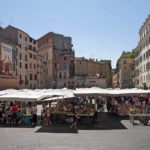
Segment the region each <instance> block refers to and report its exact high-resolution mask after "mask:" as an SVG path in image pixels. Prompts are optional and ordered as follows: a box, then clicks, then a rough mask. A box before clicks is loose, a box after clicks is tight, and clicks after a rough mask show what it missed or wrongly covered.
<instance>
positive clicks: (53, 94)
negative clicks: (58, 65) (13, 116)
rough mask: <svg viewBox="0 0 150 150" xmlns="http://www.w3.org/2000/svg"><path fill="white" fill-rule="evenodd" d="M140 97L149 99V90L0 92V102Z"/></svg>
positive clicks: (84, 89)
mask: <svg viewBox="0 0 150 150" xmlns="http://www.w3.org/2000/svg"><path fill="white" fill-rule="evenodd" d="M88 95H89V96H119V95H122V96H142V95H146V96H149V97H150V90H142V89H101V88H98V87H92V88H78V89H76V90H70V89H66V88H64V89H36V90H29V89H21V90H14V89H8V90H3V91H0V101H25V102H37V101H41V102H42V101H44V100H45V101H54V100H58V99H68V98H73V97H74V96H88Z"/></svg>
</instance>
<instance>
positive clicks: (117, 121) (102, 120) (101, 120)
mask: <svg viewBox="0 0 150 150" xmlns="http://www.w3.org/2000/svg"><path fill="white" fill-rule="evenodd" d="M121 120H128V117H119V116H116V115H113V114H109V113H98V116H97V120H96V122H95V123H93V124H83V123H80V121H79V123H78V125H77V126H78V129H77V130H76V129H70V128H69V124H57V123H56V124H53V125H52V126H42V127H41V128H40V129H39V130H37V131H36V132H49V133H78V130H117V129H118V130H119V129H127V128H126V127H125V126H124V125H123V124H122V123H121Z"/></svg>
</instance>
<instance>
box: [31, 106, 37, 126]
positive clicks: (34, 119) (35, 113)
mask: <svg viewBox="0 0 150 150" xmlns="http://www.w3.org/2000/svg"><path fill="white" fill-rule="evenodd" d="M32 124H33V125H37V107H36V105H34V106H33V107H32Z"/></svg>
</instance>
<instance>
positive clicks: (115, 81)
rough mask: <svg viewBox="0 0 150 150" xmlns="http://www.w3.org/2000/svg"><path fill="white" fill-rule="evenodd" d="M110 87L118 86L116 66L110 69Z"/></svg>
mask: <svg viewBox="0 0 150 150" xmlns="http://www.w3.org/2000/svg"><path fill="white" fill-rule="evenodd" d="M112 87H113V88H118V87H119V72H118V70H117V68H116V69H113V70H112Z"/></svg>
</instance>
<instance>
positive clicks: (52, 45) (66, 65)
mask: <svg viewBox="0 0 150 150" xmlns="http://www.w3.org/2000/svg"><path fill="white" fill-rule="evenodd" d="M72 46H73V45H72V40H71V37H65V36H63V35H61V34H56V33H53V32H49V33H47V34H46V35H44V36H42V37H41V38H39V39H38V55H39V56H41V57H42V59H43V60H42V62H43V63H44V68H45V69H44V70H43V75H42V76H43V77H44V80H43V86H44V87H45V88H63V87H72V88H73V87H74V79H73V78H72V75H71V74H70V72H71V70H72V68H73V67H71V64H72V62H74V51H73V50H72Z"/></svg>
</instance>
